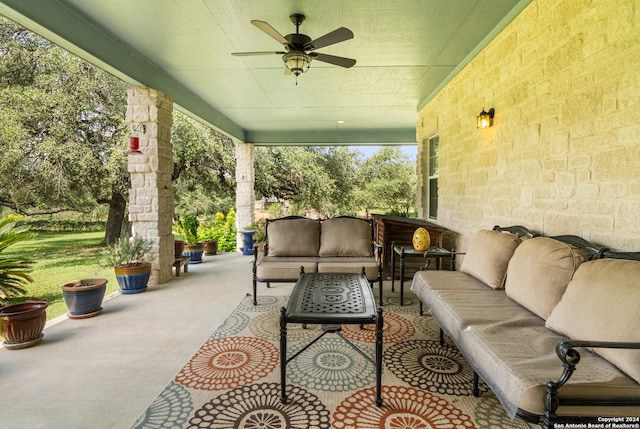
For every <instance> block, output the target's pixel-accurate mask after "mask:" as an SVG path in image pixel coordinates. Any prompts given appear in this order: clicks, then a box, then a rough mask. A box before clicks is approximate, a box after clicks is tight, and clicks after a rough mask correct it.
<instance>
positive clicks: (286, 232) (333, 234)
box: [253, 216, 382, 305]
mask: <svg viewBox="0 0 640 429" xmlns="http://www.w3.org/2000/svg"><path fill="white" fill-rule="evenodd" d="M260 248H262V249H263V251H262V252H259V251H258V250H259V249H260ZM253 255H254V258H253V304H254V305H257V303H258V301H257V283H258V282H264V283H266V284H267V287H270V286H271V283H272V282H295V281H297V280H298V278H299V277H300V274H301V271H303V272H305V273H315V272H320V273H322V272H340V273H361V272H362V271H363V270H364V274H365V275H366V277H367V279H368V280H369V281H370V282H371V283H373V282H376V281H377V282H378V284H379V289H380V296H381V297H382V247H381V246H380V245H379V244H377V243H376V242H375V240H374V239H373V224H372V221H371V220H370V219H362V218H357V217H352V216H338V217H334V218H329V219H309V218H304V217H300V216H287V217H283V218H279V219H274V220H267V221H266V224H265V234H264V239H263V241H261V242H259V243H256V244H255V246H254V251H253Z"/></svg>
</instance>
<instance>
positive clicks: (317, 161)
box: [255, 146, 336, 216]
mask: <svg viewBox="0 0 640 429" xmlns="http://www.w3.org/2000/svg"><path fill="white" fill-rule="evenodd" d="M323 159H324V158H323V155H322V153H321V149H320V148H317V147H311V146H290V147H289V146H288V147H277V146H268V147H257V148H256V152H255V190H256V195H257V196H260V197H275V198H278V199H281V200H286V201H288V202H289V203H290V204H291V205H292V209H293V212H294V213H302V212H303V211H304V210H305V209H315V210H316V211H317V212H318V213H319V214H320V215H325V216H326V215H330V214H332V213H331V200H332V196H333V195H334V194H335V193H336V183H335V179H334V178H333V177H331V176H330V175H329V173H328V172H327V170H326V169H325V168H324V166H323Z"/></svg>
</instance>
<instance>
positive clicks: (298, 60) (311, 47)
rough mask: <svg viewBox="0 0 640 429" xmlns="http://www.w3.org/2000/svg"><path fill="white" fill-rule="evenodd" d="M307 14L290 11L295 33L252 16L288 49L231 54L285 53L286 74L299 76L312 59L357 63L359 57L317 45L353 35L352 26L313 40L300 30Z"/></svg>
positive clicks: (258, 24) (339, 63)
mask: <svg viewBox="0 0 640 429" xmlns="http://www.w3.org/2000/svg"><path fill="white" fill-rule="evenodd" d="M304 18H305V16H304V15H301V14H299V13H296V14H293V15H291V16H290V17H289V19H291V22H293V24H294V25H295V26H296V32H295V34H287V35H286V36H283V35H282V34H280V33H278V31H277V30H276V29H275V28H273V27H272V26H271V25H269V24H268V23H266V22H264V21H258V20H255V19H254V20H252V21H251V23H252V24H253V25H255V26H256V27H258V28H259V29H260V30H262V31H264V32H265V33H267V34H268V35H269V36H271V37H273V38H274V39H275V40H276V41H278V42H280V43H282V45H283V46H284V49H285V50H284V51H275V52H271V51H269V52H234V53H232V54H231V55H235V56H249V55H273V54H275V55H282V61H284V64H285V66H286V68H285V74H293V75H294V76H296V77H297V76H299V75H301V74H302V73H304V72H306V71H307V70H309V63H311V60H314V59H315V60H318V61H322V62H325V63H329V64H334V65H336V66H340V67H345V68H349V67H353V66H354V65H355V63H356V60H354V59H351V58H344V57H337V56H335V55H328V54H322V53H320V52H315V50H316V49H320V48H324V47H325V46H329V45H333V44H336V43H339V42H343V41H345V40H349V39H353V32H352V31H351V30H349V29H348V28H345V27H340V28H338V29H336V30H333V31H331V32H329V33H327V34H325V35H324V36H320V37H318V38H317V39H314V40H311V37H309V36H307V35H306V34H300V32H299V29H300V24H302V22H303V21H304Z"/></svg>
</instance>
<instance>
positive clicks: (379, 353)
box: [376, 308, 384, 407]
mask: <svg viewBox="0 0 640 429" xmlns="http://www.w3.org/2000/svg"><path fill="white" fill-rule="evenodd" d="M383 327H384V321H383V318H382V309H381V308H378V319H377V320H376V405H377V406H378V407H381V406H382V328H383Z"/></svg>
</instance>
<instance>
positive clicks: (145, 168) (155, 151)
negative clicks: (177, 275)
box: [127, 87, 174, 285]
mask: <svg viewBox="0 0 640 429" xmlns="http://www.w3.org/2000/svg"><path fill="white" fill-rule="evenodd" d="M127 95H128V100H127V101H128V105H127V121H128V122H129V124H131V125H132V127H133V128H134V129H135V130H134V131H132V135H133V136H138V137H139V139H140V152H142V153H141V154H135V155H129V163H128V169H129V173H130V175H131V189H130V190H129V220H130V221H131V223H132V228H133V233H134V234H137V235H140V236H142V237H145V238H148V239H152V240H153V248H152V249H151V252H149V254H147V256H146V257H145V260H147V261H149V262H151V263H152V269H151V277H150V279H149V284H150V285H153V284H157V283H164V282H166V281H169V280H171V278H172V277H173V274H172V272H171V269H172V268H171V267H172V264H173V261H174V246H173V233H172V222H173V213H174V212H173V188H172V186H171V174H172V172H173V148H172V145H171V125H172V123H173V116H172V112H173V100H172V99H171V97H169V96H167V95H165V94H164V93H162V92H160V91H157V90H154V89H151V88H143V87H135V88H130V89H129V91H128V94H127ZM142 125H144V127H145V130H144V132H142V127H141V126H142Z"/></svg>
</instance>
